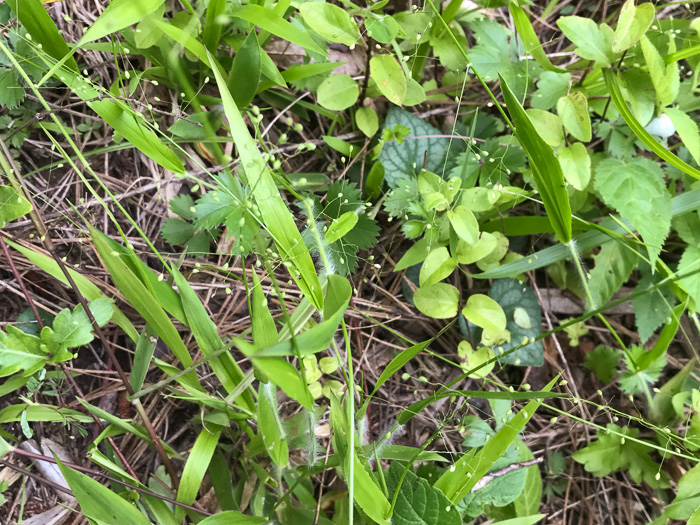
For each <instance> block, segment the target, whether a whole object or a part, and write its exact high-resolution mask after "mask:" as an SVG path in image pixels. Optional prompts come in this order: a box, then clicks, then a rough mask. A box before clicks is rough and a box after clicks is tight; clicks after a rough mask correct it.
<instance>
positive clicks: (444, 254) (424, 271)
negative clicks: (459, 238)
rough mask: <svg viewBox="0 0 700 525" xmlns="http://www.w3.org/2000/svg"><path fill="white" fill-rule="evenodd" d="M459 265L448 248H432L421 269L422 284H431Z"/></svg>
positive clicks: (446, 275) (420, 280)
mask: <svg viewBox="0 0 700 525" xmlns="http://www.w3.org/2000/svg"><path fill="white" fill-rule="evenodd" d="M456 267H457V261H455V260H454V259H453V258H452V257H450V254H449V252H448V251H447V248H445V247H440V248H436V249H434V250H432V251H431V252H430V253H429V254H428V257H426V259H425V261H424V262H423V265H422V266H421V269H420V276H419V278H418V279H419V281H418V282H419V284H420V286H430V285H431V284H434V283H438V282H440V281H442V280H443V279H445V278H446V277H448V276H449V275H450V274H451V273H452V272H453V271H454V269H455V268H456Z"/></svg>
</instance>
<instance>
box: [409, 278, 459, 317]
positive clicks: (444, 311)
mask: <svg viewBox="0 0 700 525" xmlns="http://www.w3.org/2000/svg"><path fill="white" fill-rule="evenodd" d="M458 301H459V290H458V289H457V288H455V287H454V286H452V285H451V284H447V283H435V284H431V285H430V286H424V287H421V288H418V290H416V293H415V294H413V302H414V304H415V305H416V308H418V309H419V310H420V311H421V312H423V313H424V314H425V315H427V316H429V317H434V318H435V319H449V318H450V317H454V316H455V315H457V303H458Z"/></svg>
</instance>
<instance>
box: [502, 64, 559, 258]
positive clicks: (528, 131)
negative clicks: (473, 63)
mask: <svg viewBox="0 0 700 525" xmlns="http://www.w3.org/2000/svg"><path fill="white" fill-rule="evenodd" d="M498 78H499V79H500V82H501V89H502V91H503V98H504V100H505V102H506V106H507V107H508V113H510V116H511V119H512V121H513V125H514V126H515V136H516V137H517V138H518V140H519V141H520V144H521V145H522V146H523V148H524V149H525V152H526V153H527V156H528V159H529V160H530V167H531V168H532V175H533V177H534V179H535V183H536V184H537V190H538V191H539V192H540V196H541V197H542V202H543V204H544V209H545V210H546V211H547V215H548V216H549V220H550V222H551V223H552V228H554V233H555V234H556V236H557V238H558V239H559V241H560V242H561V243H563V244H566V243H568V242H569V241H570V240H571V206H570V205H569V194H568V193H567V192H566V187H565V186H564V175H563V174H562V171H561V166H560V164H559V161H558V160H557V158H556V157H555V156H554V151H553V150H552V147H551V146H549V145H548V144H547V143H545V141H544V140H542V138H541V137H540V135H539V133H537V130H536V129H535V126H533V124H532V122H530V118H529V117H528V116H527V113H525V110H524V109H523V107H522V106H521V105H520V102H518V99H517V98H515V95H514V94H513V92H512V91H511V90H510V88H509V87H508V84H507V82H506V81H505V79H504V78H503V77H502V76H501V75H499V76H498Z"/></svg>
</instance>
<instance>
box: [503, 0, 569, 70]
mask: <svg viewBox="0 0 700 525" xmlns="http://www.w3.org/2000/svg"><path fill="white" fill-rule="evenodd" d="M509 9H510V14H511V16H512V17H513V23H514V24H515V29H516V31H517V32H518V35H520V39H521V40H522V42H523V44H524V45H525V50H526V51H527V52H528V53H529V54H530V55H532V58H534V59H535V60H536V61H537V63H538V64H539V65H540V66H542V68H544V69H546V70H547V71H554V72H555V73H565V72H566V70H565V69H562V68H560V67H556V66H555V65H553V64H552V62H551V61H550V60H549V57H548V56H547V53H545V52H544V49H543V48H542V44H540V41H539V39H538V38H537V34H536V33H535V30H534V29H533V28H532V24H531V23H530V19H529V18H528V16H527V13H526V12H525V10H524V9H523V8H522V7H520V6H517V5H516V4H511V5H510V6H509Z"/></svg>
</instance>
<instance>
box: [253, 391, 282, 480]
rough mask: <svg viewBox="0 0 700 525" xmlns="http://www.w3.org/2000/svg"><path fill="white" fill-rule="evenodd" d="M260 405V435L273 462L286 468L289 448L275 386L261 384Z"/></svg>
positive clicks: (259, 392)
mask: <svg viewBox="0 0 700 525" xmlns="http://www.w3.org/2000/svg"><path fill="white" fill-rule="evenodd" d="M258 403H259V409H258V433H259V434H260V435H261V436H262V440H263V443H265V448H266V449H267V453H268V454H269V455H270V458H272V461H274V462H275V464H276V465H277V466H279V467H286V466H287V464H288V463H289V446H288V445H287V441H286V439H285V438H286V436H285V432H284V428H283V427H282V422H281V421H280V416H279V411H278V408H277V388H275V385H273V384H272V383H260V388H259V390H258Z"/></svg>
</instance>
